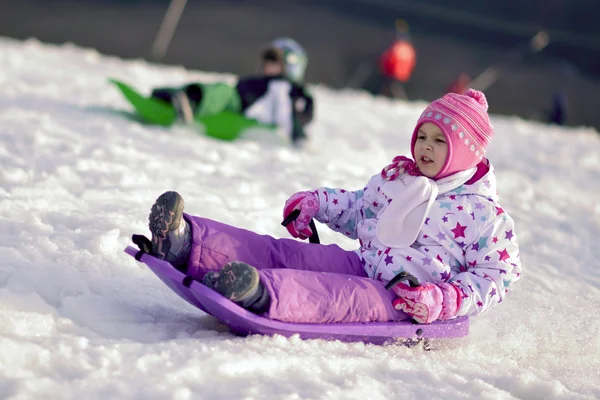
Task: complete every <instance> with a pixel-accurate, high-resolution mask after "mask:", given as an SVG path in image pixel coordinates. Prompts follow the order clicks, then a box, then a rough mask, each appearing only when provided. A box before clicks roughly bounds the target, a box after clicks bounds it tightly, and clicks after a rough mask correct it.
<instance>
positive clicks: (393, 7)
mask: <svg viewBox="0 0 600 400" xmlns="http://www.w3.org/2000/svg"><path fill="white" fill-rule="evenodd" d="M450 3H452V4H450ZM169 7H171V8H169ZM169 9H170V12H167V11H168V10H169ZM599 12H600V2H598V1H593V0H528V1H522V0H504V1H502V2H498V1H493V0H478V1H475V0H460V1H453V2H448V1H444V0H189V1H185V0H173V1H170V0H2V1H1V2H0V36H7V37H12V38H17V39H27V38H32V37H33V38H37V39H38V40H40V41H43V42H48V43H65V42H71V43H74V44H76V45H79V46H84V47H92V48H95V49H97V50H98V51H99V52H101V53H103V54H109V55H115V56H119V57H123V58H143V59H146V60H149V61H156V62H160V63H164V64H176V65H182V66H184V67H185V68H188V69H199V70H204V71H218V72H228V73H234V74H237V75H248V74H252V73H254V72H256V71H257V68H258V56H259V53H260V52H261V50H263V49H264V48H265V46H266V45H267V44H268V43H269V42H270V41H271V40H272V39H273V38H275V37H278V36H290V37H292V38H294V39H296V40H297V41H298V42H299V43H300V44H302V45H303V46H304V47H305V49H306V50H307V52H308V56H309V65H308V70H307V74H306V81H307V83H309V84H310V83H321V84H325V85H327V86H330V87H332V88H338V89H342V88H356V89H364V90H367V91H369V92H371V93H373V94H382V95H386V96H392V97H400V98H406V99H409V100H426V101H431V100H433V99H435V98H437V97H439V96H441V95H443V94H444V93H447V92H448V91H456V92H460V91H463V90H465V89H466V88H467V87H469V86H473V87H475V88H479V89H483V90H485V92H486V95H487V97H488V100H489V102H490V112H492V113H497V114H508V115H519V116H521V117H524V118H529V119H535V120H539V121H544V122H554V123H558V124H565V125H585V126H592V127H595V128H596V130H600V112H599V111H598V105H600V56H599V53H600V24H598V23H596V21H595V20H596V18H597V15H598V13H599ZM167 15H168V16H169V18H165V17H166V16H167ZM165 20H170V22H171V26H170V27H171V28H172V29H171V30H169V24H168V23H167V24H163V22H164V21H165ZM161 26H162V30H161ZM159 31H160V32H162V33H161V35H159ZM157 37H160V38H159V39H158V40H157Z"/></svg>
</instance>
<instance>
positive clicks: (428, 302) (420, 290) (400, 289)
mask: <svg viewBox="0 0 600 400" xmlns="http://www.w3.org/2000/svg"><path fill="white" fill-rule="evenodd" d="M392 290H393V291H394V293H396V294H397V295H398V298H397V299H396V300H394V302H393V305H394V308H395V309H396V310H402V311H404V312H405V313H406V314H408V315H410V316H411V317H412V318H413V319H414V320H415V321H417V322H418V323H420V324H428V323H430V322H433V321H435V320H438V319H440V320H446V319H450V318H454V317H455V316H456V313H457V312H458V310H459V309H460V304H461V302H462V297H461V295H460V290H458V288H457V287H456V286H454V285H453V284H451V283H438V284H437V285H435V284H433V283H429V282H426V283H423V284H421V285H420V286H417V287H410V286H408V285H406V284H404V283H399V284H397V285H396V286H394V287H393V288H392Z"/></svg>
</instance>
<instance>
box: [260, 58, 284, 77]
mask: <svg viewBox="0 0 600 400" xmlns="http://www.w3.org/2000/svg"><path fill="white" fill-rule="evenodd" d="M262 70H263V74H265V75H267V76H276V75H281V74H283V64H282V63H280V62H277V61H264V62H263V65H262Z"/></svg>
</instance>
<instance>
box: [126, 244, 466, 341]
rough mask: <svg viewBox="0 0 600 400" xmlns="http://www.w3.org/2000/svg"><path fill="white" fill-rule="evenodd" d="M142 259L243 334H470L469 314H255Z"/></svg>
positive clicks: (365, 337)
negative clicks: (326, 319)
mask: <svg viewBox="0 0 600 400" xmlns="http://www.w3.org/2000/svg"><path fill="white" fill-rule="evenodd" d="M138 251H139V250H138V249H136V248H134V247H132V246H128V247H127V248H126V249H125V252H126V253H127V254H129V255H131V256H133V257H135V255H136V254H137V253H138ZM140 261H141V262H142V263H144V264H146V265H147V266H148V267H149V268H150V269H151V270H152V272H154V273H155V274H156V275H157V276H158V277H159V278H160V280H162V281H163V282H164V283H165V284H166V285H167V286H168V287H169V288H170V289H171V290H173V291H174V292H175V293H177V294H178V295H179V296H180V297H181V298H183V299H184V300H186V301H187V302H188V303H190V304H191V305H193V306H195V307H197V308H199V309H201V310H202V311H204V312H206V313H207V314H210V315H212V316H213V317H215V318H216V319H218V320H219V321H220V322H222V323H223V324H225V325H226V326H228V327H229V328H230V329H231V331H232V332H233V333H234V334H236V335H240V336H247V335H250V334H259V335H275V334H279V335H282V336H285V337H290V336H292V335H296V334H297V335H299V336H300V338H302V339H325V340H340V341H343V342H364V343H372V344H377V345H381V344H388V343H395V342H397V343H405V344H406V343H410V342H413V343H416V342H419V341H422V340H426V341H427V340H429V339H452V338H461V337H465V336H467V335H468V334H469V318H468V317H458V318H455V319H453V320H449V321H436V322H433V323H431V324H424V325H421V324H414V323H412V322H410V321H401V322H363V323H336V324H305V323H291V322H282V321H278V320H274V319H269V318H265V317H261V316H259V315H256V314H253V313H251V312H249V311H247V310H245V309H243V308H242V307H240V306H238V305H237V304H235V303H233V302H232V301H230V300H228V299H226V298H225V297H223V296H221V295H220V294H219V293H217V292H215V291H214V290H212V289H209V288H208V287H206V286H204V285H203V284H201V283H200V282H197V281H195V280H192V279H191V278H189V277H186V275H185V274H183V273H181V272H180V271H178V270H176V269H175V268H173V267H172V266H171V264H169V263H168V262H166V261H163V260H159V259H158V258H155V257H152V256H151V255H149V254H143V255H142V256H141V258H140Z"/></svg>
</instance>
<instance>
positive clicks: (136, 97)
mask: <svg viewBox="0 0 600 400" xmlns="http://www.w3.org/2000/svg"><path fill="white" fill-rule="evenodd" d="M109 82H110V83H112V84H114V85H115V86H116V87H117V89H119V91H120V92H121V94H122V95H123V96H124V97H125V99H126V100H127V101H128V102H129V103H130V104H131V106H132V107H133V109H134V111H135V113H136V114H137V115H138V116H139V117H140V118H141V119H142V120H143V121H144V122H146V123H149V124H153V125H160V126H171V125H173V124H175V123H176V122H177V113H176V112H175V109H174V108H173V106H171V104H169V103H167V102H166V101H164V100H162V99H157V98H153V97H149V96H145V95H143V94H141V93H140V92H138V91H137V90H136V89H135V88H133V87H132V86H130V85H128V84H126V83H124V82H121V81H119V80H117V79H109ZM195 121H196V122H197V123H198V124H200V125H202V126H203V127H204V133H205V134H206V135H207V136H210V137H214V138H216V139H221V140H226V141H232V140H235V139H237V138H238V137H239V136H240V135H241V134H242V133H244V131H245V130H246V129H248V128H261V129H266V130H268V131H270V132H271V131H273V130H274V127H273V126H272V125H267V124H262V123H260V122H258V121H256V120H254V119H250V118H246V117H244V116H243V115H241V114H238V113H235V112H230V111H223V112H220V113H218V114H214V115H203V116H196V117H195Z"/></svg>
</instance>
